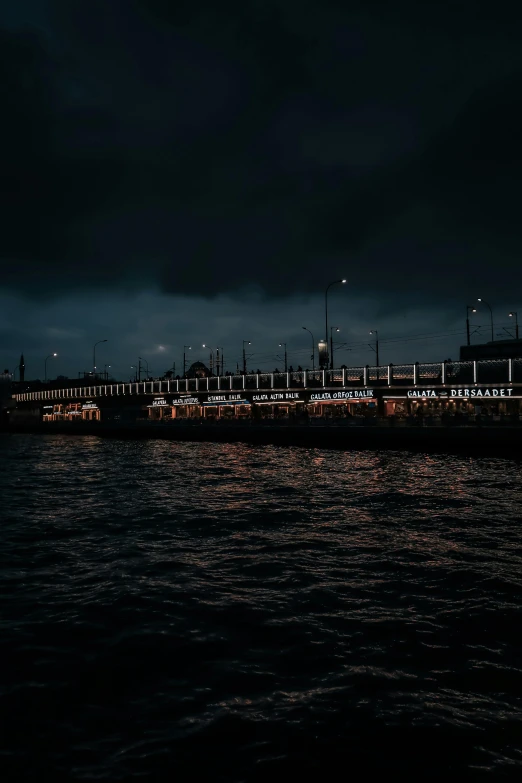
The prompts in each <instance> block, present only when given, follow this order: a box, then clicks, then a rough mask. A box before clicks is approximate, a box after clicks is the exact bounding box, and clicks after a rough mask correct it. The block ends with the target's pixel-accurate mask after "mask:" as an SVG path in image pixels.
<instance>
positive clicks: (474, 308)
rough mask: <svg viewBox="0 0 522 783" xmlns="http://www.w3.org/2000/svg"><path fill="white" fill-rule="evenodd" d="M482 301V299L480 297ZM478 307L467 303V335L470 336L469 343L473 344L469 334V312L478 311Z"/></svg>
mask: <svg viewBox="0 0 522 783" xmlns="http://www.w3.org/2000/svg"><path fill="white" fill-rule="evenodd" d="M479 302H480V299H479ZM476 312H477V308H476V307H473V306H472V305H466V336H467V338H468V345H471V339H470V334H469V314H470V313H476Z"/></svg>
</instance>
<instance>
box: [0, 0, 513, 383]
mask: <svg viewBox="0 0 522 783" xmlns="http://www.w3.org/2000/svg"><path fill="white" fill-rule="evenodd" d="M0 22H1V30H0V36H1V40H0V89H1V90H2V103H3V109H4V110H3V112H2V122H1V123H0V137H1V153H0V154H1V155H2V158H3V159H2V179H1V182H2V210H1V226H0V228H1V230H0V254H1V267H2V270H1V271H2V275H1V280H0V286H1V288H0V305H1V308H0V362H1V361H3V363H4V366H5V367H9V368H13V367H14V365H15V364H17V363H18V357H19V354H20V351H21V350H24V353H25V357H26V364H27V365H28V375H29V376H30V377H37V376H41V375H42V367H43V358H45V356H46V355H47V354H48V353H51V352H53V351H57V352H58V353H59V357H58V358H57V360H55V361H56V363H55V365H54V368H55V369H54V371H56V372H60V373H65V374H67V375H70V376H71V377H73V376H74V375H75V374H76V373H77V372H78V371H79V370H84V369H90V356H91V346H92V343H93V342H94V341H95V340H98V339H102V338H107V339H108V341H109V342H108V343H107V345H105V346H102V347H100V351H101V353H100V360H99V362H98V364H101V363H102V362H108V363H111V364H112V366H113V368H114V370H115V373H116V374H117V375H119V376H122V377H125V375H126V374H129V375H130V372H131V371H130V369H129V368H130V364H133V363H134V361H135V359H136V357H137V356H138V355H141V356H146V357H147V358H148V359H149V361H150V364H151V368H152V369H153V371H154V372H155V373H159V372H160V371H163V370H165V369H167V368H168V367H170V366H171V365H172V362H173V361H176V365H177V367H179V363H180V360H181V354H182V350H183V344H184V343H186V344H191V345H193V347H194V355H195V354H197V357H198V358H206V355H205V351H204V350H203V349H199V348H197V346H199V345H201V343H202V342H206V341H208V342H214V344H217V345H222V346H223V347H224V348H225V354H226V358H227V364H228V367H229V369H232V368H233V367H235V363H236V360H237V359H238V358H239V355H240V347H241V340H242V339H243V338H245V339H251V340H252V343H253V345H252V352H253V353H254V356H253V357H252V362H251V363H252V364H253V365H256V367H257V366H259V367H262V368H264V367H271V368H273V367H274V366H276V365H279V366H280V365H281V362H280V361H278V360H276V358H275V357H276V355H277V354H278V351H279V349H278V348H277V343H278V342H280V341H281V340H286V341H287V342H288V348H289V351H290V361H291V362H292V363H293V364H294V366H296V365H297V364H298V363H301V364H304V363H305V362H306V361H307V358H308V355H309V353H310V351H309V347H308V340H309V336H308V335H306V333H305V332H303V331H302V329H301V327H302V325H305V326H307V327H309V328H311V329H312V331H313V332H314V333H315V335H316V337H317V338H319V337H322V331H323V326H322V324H323V322H324V318H323V305H322V293H321V292H322V291H323V290H324V287H325V284H326V283H328V282H329V281H330V280H334V279H336V278H337V277H347V278H348V284H347V286H346V287H343V289H342V290H341V289H336V290H335V292H332V300H331V313H332V315H331V323H332V324H334V323H335V324H336V325H339V326H341V327H342V336H343V338H344V339H345V340H346V341H347V343H348V344H350V343H351V344H353V346H352V351H351V352H350V353H348V352H344V353H342V354H340V355H339V359H341V358H342V361H343V362H346V363H347V364H366V363H372V353H371V351H370V349H369V348H368V347H367V344H366V343H367V341H368V331H369V329H372V328H378V329H379V332H380V336H381V340H382V346H381V354H382V360H383V362H385V361H390V360H391V361H395V362H399V361H412V360H414V359H419V360H423V359H426V360H429V359H434V360H435V359H442V358H445V357H447V356H452V357H453V358H455V357H456V355H457V353H458V345H459V344H461V342H463V341H464V336H463V335H462V334H457V333H458V332H459V331H460V332H462V330H463V328H464V318H465V306H466V304H468V303H472V302H474V301H475V300H476V297H477V296H481V295H482V296H484V297H485V298H487V299H488V301H490V302H491V304H492V305H493V306H494V309H495V318H496V322H497V324H498V326H496V329H495V332H496V333H499V332H501V331H502V327H503V326H508V323H509V319H508V318H507V313H508V311H509V310H510V309H517V307H519V305H520V307H519V309H520V311H521V318H522V303H521V302H520V282H521V265H520V261H519V259H520V258H521V257H522V230H521V222H520V216H519V212H520V206H519V204H520V198H519V190H520V184H521V169H522V165H521V164H522V161H521V155H522V152H521V148H522V145H521V139H522V105H521V104H522V89H521V88H522V47H521V46H520V23H521V22H522V12H521V11H520V10H517V6H516V4H514V3H509V4H508V3H505V4H504V3H496V4H494V5H492V4H489V5H488V4H485V3H477V2H476V1H474V0H461V2H459V0H453V1H452V2H451V3H441V2H440V1H439V2H434V1H432V0H423V2H422V3H419V2H410V1H409V0H408V1H406V0H403V1H401V0H397V1H396V2H393V3H392V2H390V0H382V1H381V2H375V1H373V2H372V0H365V2H346V1H345V0H344V1H343V2H341V1H340V0H339V1H336V0H300V1H299V2H297V0H228V1H227V0H221V1H220V2H217V1H216V0H202V1H201V2H194V0H187V2H185V1H184V0H183V1H182V0H176V2H172V0H110V2H107V0H89V2H70V0H39V2H38V1H37V0H33V1H32V2H30V0H19V2H18V3H13V4H11V7H10V8H9V7H8V4H4V8H3V9H2V11H0ZM476 323H477V324H484V325H486V324H487V323H488V318H487V317H486V316H485V315H484V314H482V315H480V314H479V315H478V316H477V317H476ZM423 334H427V335H428V334H433V335H436V334H438V335H447V336H441V337H429V338H426V339H425V340H424V339H415V340H413V339H411V340H409V341H406V340H398V341H397V342H393V343H392V342H390V343H388V344H386V343H385V342H384V341H385V340H386V339H388V340H391V339H392V338H402V337H407V336H409V337H410V338H412V337H418V336H420V335H423ZM482 334H483V338H484V339H486V338H487V337H488V332H487V329H486V330H482ZM474 339H477V340H480V339H481V337H480V335H476V336H475V338H474ZM195 358H196V357H195ZM2 369H3V368H2Z"/></svg>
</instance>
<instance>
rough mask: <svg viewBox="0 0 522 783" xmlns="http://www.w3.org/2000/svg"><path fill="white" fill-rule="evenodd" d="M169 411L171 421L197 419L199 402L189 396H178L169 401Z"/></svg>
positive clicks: (199, 407)
mask: <svg viewBox="0 0 522 783" xmlns="http://www.w3.org/2000/svg"><path fill="white" fill-rule="evenodd" d="M170 410H171V418H173V419H198V418H199V417H200V416H201V400H200V399H199V397H194V396H192V395H190V394H183V395H178V396H176V397H174V398H173V399H171V400H170ZM165 418H166V417H165Z"/></svg>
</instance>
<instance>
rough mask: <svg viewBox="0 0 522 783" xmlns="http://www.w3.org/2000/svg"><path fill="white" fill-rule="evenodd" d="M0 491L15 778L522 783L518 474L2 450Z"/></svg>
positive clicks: (282, 451)
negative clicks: (517, 779) (497, 780)
mask: <svg viewBox="0 0 522 783" xmlns="http://www.w3.org/2000/svg"><path fill="white" fill-rule="evenodd" d="M0 488H1V498H2V525H1V534H2V542H1V543H2V546H1V557H2V568H1V571H0V579H1V592H2V596H1V599H2V607H3V611H2V634H1V637H0V644H1V652H2V661H3V666H2V674H3V677H2V683H1V710H2V715H3V716H5V717H7V720H5V724H4V730H3V736H4V740H3V745H4V751H3V755H2V768H3V769H4V770H5V772H6V774H4V775H3V777H4V778H6V776H7V779H9V780H11V779H20V778H21V776H28V775H32V776H33V777H34V779H42V778H43V776H44V775H45V774H47V775H52V776H53V779H54V780H71V779H72V780H74V779H78V780H123V779H128V778H131V777H133V776H136V777H138V778H139V776H142V778H143V779H158V780H164V779H165V780H166V779H169V776H170V774H171V773H178V774H181V775H182V779H194V780H196V779H197V780H213V781H247V780H248V781H258V780H259V781H261V780H263V781H264V780H265V779H266V778H267V776H277V775H279V776H282V775H285V777H287V778H288V777H290V776H291V777H294V776H301V777H302V776H303V775H306V776H307V777H309V776H310V775H313V776H314V777H318V776H321V777H323V776H325V775H326V776H328V777H331V778H332V779H350V778H353V779H354V780H355V779H359V778H360V777H361V776H362V775H364V774H365V773H368V772H377V771H378V772H381V773H386V772H392V773H397V774H399V775H410V774H412V773H415V774H416V775H419V776H422V779H438V780H440V777H441V775H449V774H453V773H463V774H464V775H465V776H466V779H470V778H473V779H478V778H480V777H482V776H483V777H485V778H487V779H492V778H493V776H495V777H498V776H510V777H511V776H513V777H514V776H515V774H516V773H517V772H518V773H519V774H520V771H521V768H522V754H521V748H522V743H521V739H520V738H521V736H522V703H521V697H520V694H521V688H522V654H521V647H520V619H521V612H520V609H521V582H522V578H521V573H522V570H521V566H522V556H521V552H522V523H521V514H520V506H521V500H522V470H521V468H520V465H519V464H518V463H515V462H511V461H509V460H502V459H489V458H473V459H472V458H462V457H452V456H442V455H438V456H426V455H411V454H408V453H394V452H386V453H377V452H370V451H365V452H349V453H345V452H339V451H332V452H330V451H320V450H307V449H293V448H277V447H273V446H264V447H252V446H247V445H242V444H212V443H208V444H207V443H176V442H170V441H161V440H151V441H146V440H145V441H113V440H104V439H100V438H96V437H85V438H82V437H78V438H70V437H67V436H63V437H60V436H41V435H33V436H32V435H23V436H22V435H21V436H17V435H3V436H0ZM336 769H337V770H338V773H337V775H336V777H335V778H334V770H336ZM189 776H190V778H189ZM339 776H341V777H339Z"/></svg>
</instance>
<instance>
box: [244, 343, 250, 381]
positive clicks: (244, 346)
mask: <svg viewBox="0 0 522 783" xmlns="http://www.w3.org/2000/svg"><path fill="white" fill-rule="evenodd" d="M245 345H252V343H251V342H250V340H243V375H246V353H245Z"/></svg>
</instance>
